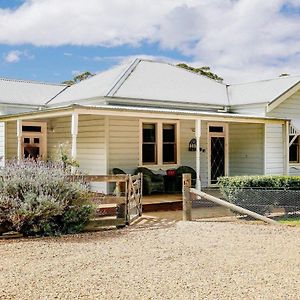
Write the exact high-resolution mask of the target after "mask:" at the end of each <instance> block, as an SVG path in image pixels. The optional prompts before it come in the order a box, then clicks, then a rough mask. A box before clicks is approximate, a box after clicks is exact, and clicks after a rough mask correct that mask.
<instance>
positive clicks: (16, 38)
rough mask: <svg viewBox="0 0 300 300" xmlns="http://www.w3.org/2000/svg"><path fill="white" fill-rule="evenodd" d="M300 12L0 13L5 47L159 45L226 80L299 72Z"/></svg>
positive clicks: (283, 2)
mask: <svg viewBox="0 0 300 300" xmlns="http://www.w3.org/2000/svg"><path fill="white" fill-rule="evenodd" d="M299 11H300V1H299V0H272V1H261V0H164V1H159V0H111V1H105V0H89V1H86V0H76V1H74V0H64V1H61V0H42V1H41V0H27V1H25V2H24V4H23V5H21V6H20V7H19V8H17V9H13V10H9V9H0V28H1V31H0V43H2V44H8V45H19V44H33V45H35V46H61V45H80V46H95V45H97V46H105V47H115V46H122V45H131V46H133V47H138V46H140V45H142V44H143V43H144V42H146V43H157V44H158V45H159V46H160V47H161V48H163V49H166V50H170V49H172V50H176V51H178V52H180V53H181V54H183V55H185V56H187V57H190V59H189V61H188V62H189V63H191V64H193V65H196V64H198V65H209V66H211V67H212V69H213V70H215V71H216V72H217V73H219V75H221V76H222V77H224V78H225V79H227V80H228V81H241V80H251V79H262V78H266V77H269V76H270V77H273V76H277V75H279V74H280V73H283V72H287V73H300V50H299V49H300V31H299V27H300V15H299ZM141 49H142V48H141ZM87 59H89V58H87ZM94 60H95V61H102V60H103V58H101V57H98V58H95V59H94ZM118 60H120V59H117V61H118Z"/></svg>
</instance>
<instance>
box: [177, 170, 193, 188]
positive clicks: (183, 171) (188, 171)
mask: <svg viewBox="0 0 300 300" xmlns="http://www.w3.org/2000/svg"><path fill="white" fill-rule="evenodd" d="M185 173H190V174H191V176H192V187H195V185H196V178H197V174H196V171H195V170H194V169H193V168H191V167H189V166H181V167H179V168H177V170H176V179H175V186H176V191H177V192H181V190H182V174H185Z"/></svg>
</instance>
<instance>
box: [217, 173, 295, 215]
mask: <svg viewBox="0 0 300 300" xmlns="http://www.w3.org/2000/svg"><path fill="white" fill-rule="evenodd" d="M218 184H219V187H220V190H221V193H222V194H223V195H224V196H225V198H226V199H227V200H228V201H230V202H231V203H234V204H236V205H239V206H241V207H243V208H246V209H249V210H252V211H255V212H257V213H260V214H267V213H269V212H270V211H271V210H272V208H273V207H284V208H285V211H286V212H290V211H297V210H299V209H300V176H234V177H220V178H219V180H218Z"/></svg>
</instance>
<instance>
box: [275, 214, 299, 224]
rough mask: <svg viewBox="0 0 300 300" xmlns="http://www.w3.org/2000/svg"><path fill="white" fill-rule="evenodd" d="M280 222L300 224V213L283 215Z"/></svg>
mask: <svg viewBox="0 0 300 300" xmlns="http://www.w3.org/2000/svg"><path fill="white" fill-rule="evenodd" d="M278 222H279V223H282V224H286V225H293V226H300V215H299V214H297V215H290V216H288V217H281V218H279V219H278Z"/></svg>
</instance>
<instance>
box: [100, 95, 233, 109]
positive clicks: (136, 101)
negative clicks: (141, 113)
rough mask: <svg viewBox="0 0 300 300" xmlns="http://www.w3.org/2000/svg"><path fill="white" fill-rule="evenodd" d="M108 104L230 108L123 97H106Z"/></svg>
mask: <svg viewBox="0 0 300 300" xmlns="http://www.w3.org/2000/svg"><path fill="white" fill-rule="evenodd" d="M106 103H107V104H112V105H113V104H122V105H126V104H128V105H129V106H130V105H133V104H134V105H137V104H138V105H141V106H143V107H145V106H146V107H147V106H148V107H150V106H154V107H156V108H159V107H164V106H165V107H166V108H167V107H174V106H176V108H183V109H184V108H193V109H196V108H199V109H200V108H202V109H203V108H207V109H216V110H219V109H220V110H223V109H226V108H228V106H224V105H213V104H205V103H200V102H199V103H195V102H177V101H167V100H154V99H153V100H152V99H140V98H139V99H138V98H121V97H106Z"/></svg>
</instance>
